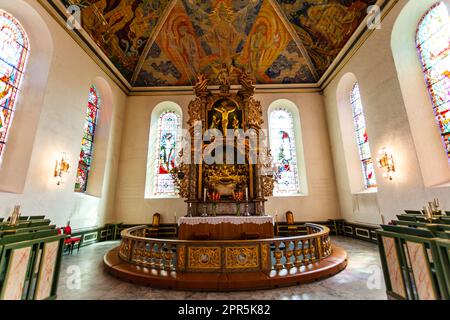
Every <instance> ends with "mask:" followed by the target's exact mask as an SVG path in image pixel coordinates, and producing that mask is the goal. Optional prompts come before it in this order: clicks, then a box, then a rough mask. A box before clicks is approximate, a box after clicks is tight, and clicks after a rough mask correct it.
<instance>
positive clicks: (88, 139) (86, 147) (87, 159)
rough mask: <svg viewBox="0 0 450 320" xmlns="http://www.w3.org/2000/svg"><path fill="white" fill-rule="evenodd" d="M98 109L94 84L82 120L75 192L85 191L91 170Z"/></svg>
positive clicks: (97, 98) (97, 97)
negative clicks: (83, 120)
mask: <svg viewBox="0 0 450 320" xmlns="http://www.w3.org/2000/svg"><path fill="white" fill-rule="evenodd" d="M99 109H100V96H99V95H98V91H97V89H96V88H95V86H91V89H90V90H89V97H88V106H87V109H86V114H85V117H86V120H85V122H84V131H83V138H82V141H81V151H80V160H79V161H78V169H77V178H76V182H75V192H86V188H87V182H88V177H89V171H90V170H91V163H92V154H93V151H94V137H95V128H96V126H97V119H98V113H99Z"/></svg>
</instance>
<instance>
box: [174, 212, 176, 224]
mask: <svg viewBox="0 0 450 320" xmlns="http://www.w3.org/2000/svg"><path fill="white" fill-rule="evenodd" d="M174 216H175V223H177V213H176V212H175V215H174Z"/></svg>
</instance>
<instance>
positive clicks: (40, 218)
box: [28, 215, 45, 220]
mask: <svg viewBox="0 0 450 320" xmlns="http://www.w3.org/2000/svg"><path fill="white" fill-rule="evenodd" d="M28 220H45V215H42V216H30V217H29V218H28Z"/></svg>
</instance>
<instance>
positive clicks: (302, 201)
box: [115, 93, 339, 223]
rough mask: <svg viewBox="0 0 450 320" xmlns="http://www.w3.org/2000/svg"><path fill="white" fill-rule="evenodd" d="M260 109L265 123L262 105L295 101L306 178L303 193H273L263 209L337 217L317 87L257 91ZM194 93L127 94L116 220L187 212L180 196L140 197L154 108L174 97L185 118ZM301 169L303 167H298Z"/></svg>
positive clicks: (131, 220) (304, 216) (311, 217)
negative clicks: (303, 90)
mask: <svg viewBox="0 0 450 320" xmlns="http://www.w3.org/2000/svg"><path fill="white" fill-rule="evenodd" d="M255 98H256V99H257V100H260V101H261V104H262V106H263V113H264V119H265V120H264V121H265V123H264V128H265V129H267V116H268V115H267V109H268V108H269V106H270V105H271V104H272V102H274V101H275V100H277V99H280V98H283V99H289V100H291V101H292V102H294V103H295V104H296V105H297V106H298V108H299V113H300V119H301V120H302V124H301V126H302V135H303V145H304V153H305V163H306V176H307V179H308V191H309V193H308V195H307V196H299V197H272V198H270V199H269V201H268V202H267V204H266V212H268V213H270V214H272V215H273V214H275V212H278V214H279V219H280V220H284V212H285V211H287V210H292V211H293V212H294V214H295V218H296V219H297V220H309V221H311V220H326V219H331V218H337V217H339V209H338V200H337V192H336V188H335V182H334V172H333V166H332V162H331V156H330V143H329V138H328V131H327V125H326V117H325V108H324V104H323V97H322V96H321V95H320V94H318V93H289V94H256V95H255ZM192 99H193V96H189V95H178V96H177V95H173V96H147V97H145V96H133V97H129V98H128V102H127V115H126V118H125V124H124V134H123V143H122V151H121V155H120V169H119V181H118V188H117V197H116V216H115V220H116V221H118V222H127V223H145V222H147V223H148V222H149V221H150V220H151V216H152V215H153V213H155V212H159V213H161V215H162V222H163V223H164V222H165V223H171V222H173V221H174V214H175V212H176V214H177V216H178V217H180V216H182V215H185V214H186V208H187V206H186V204H185V203H184V201H183V200H182V199H144V193H145V177H146V163H147V152H148V133H149V129H150V121H151V113H152V110H153V108H154V107H155V106H156V105H158V104H159V103H161V102H163V101H167V100H170V101H173V102H175V103H177V104H178V105H180V106H181V108H182V110H183V125H184V127H186V122H187V121H188V118H189V117H188V113H187V106H188V104H189V102H190V101H191V100H192ZM301 174H302V175H304V173H301Z"/></svg>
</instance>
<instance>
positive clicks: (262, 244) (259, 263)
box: [118, 224, 332, 277]
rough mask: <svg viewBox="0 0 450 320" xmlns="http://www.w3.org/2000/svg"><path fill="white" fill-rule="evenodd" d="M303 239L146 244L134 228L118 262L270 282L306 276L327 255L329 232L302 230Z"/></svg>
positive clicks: (143, 233)
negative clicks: (250, 275)
mask: <svg viewBox="0 0 450 320" xmlns="http://www.w3.org/2000/svg"><path fill="white" fill-rule="evenodd" d="M306 229H307V231H308V234H307V235H301V236H293V237H285V238H272V239H259V240H239V241H237V240H233V241H229V240H223V241H188V240H166V239H164V240H163V239H154V238H148V237H147V235H148V228H147V227H146V226H138V227H134V228H130V229H127V230H124V231H123V232H122V243H121V245H120V247H119V251H118V254H119V257H120V258H121V259H122V260H124V261H125V262H127V263H130V264H133V265H136V266H139V267H145V268H147V269H150V270H153V271H155V270H156V271H158V272H157V274H159V275H161V276H167V275H168V274H174V273H175V274H177V273H191V272H193V273H198V272H204V273H205V272H209V273H211V272H212V273H214V272H215V273H230V272H251V271H259V272H264V273H266V274H270V275H271V277H280V276H283V275H291V276H292V275H295V274H300V273H302V272H308V271H310V270H309V269H308V266H310V265H311V264H314V263H317V262H320V261H321V260H322V259H325V258H326V257H328V256H330V255H331V253H332V249H331V243H330V238H329V232H330V230H329V229H328V228H327V227H325V226H321V225H316V224H306Z"/></svg>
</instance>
